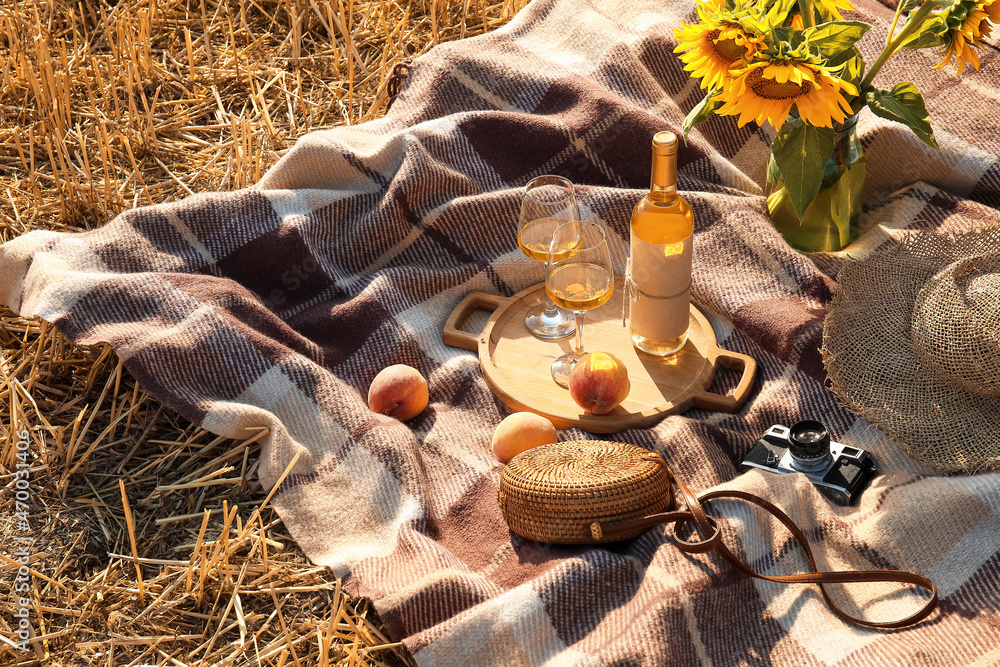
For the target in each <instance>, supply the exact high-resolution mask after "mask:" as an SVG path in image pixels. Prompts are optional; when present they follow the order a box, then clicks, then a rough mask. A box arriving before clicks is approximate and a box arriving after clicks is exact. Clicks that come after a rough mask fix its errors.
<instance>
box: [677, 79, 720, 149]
mask: <svg viewBox="0 0 1000 667" xmlns="http://www.w3.org/2000/svg"><path fill="white" fill-rule="evenodd" d="M713 95H715V88H714V87H713V88H712V89H711V90H710V91H708V94H707V95H705V97H704V99H702V101H701V102H698V104H696V105H695V106H694V109H691V112H690V113H688V115H687V117H685V118H684V122H683V123H681V132H682V133H683V135H684V143H685V144H687V138H688V132H690V131H691V128H692V127H694V126H695V125H697V124H698V123H704V122H705V121H706V120H708V119H709V118H711V117H712V112H714V111H715V110H716V109H717V108H718V107H719V105H721V104H722V102H719V101H717V100H713V99H712V96H713Z"/></svg>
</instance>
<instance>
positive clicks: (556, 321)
mask: <svg viewBox="0 0 1000 667" xmlns="http://www.w3.org/2000/svg"><path fill="white" fill-rule="evenodd" d="M555 312H556V316H554V317H549V316H548V315H546V313H545V306H544V305H539V306H535V307H534V308H532V309H531V310H529V311H528V314H527V316H526V317H525V318H524V326H525V327H527V329H528V333H530V334H531V335H532V336H534V337H535V338H540V339H541V340H559V339H561V338H566V337H567V336H572V335H573V333H574V332H575V331H576V322H574V321H573V318H571V317H567V315H566V312H565V311H563V310H562V309H560V308H556V309H555Z"/></svg>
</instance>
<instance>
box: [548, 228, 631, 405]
mask: <svg viewBox="0 0 1000 667" xmlns="http://www.w3.org/2000/svg"><path fill="white" fill-rule="evenodd" d="M614 275H615V274H614V268H613V266H612V264H611V251H610V249H609V248H608V241H607V235H606V233H605V231H604V227H602V226H601V225H600V224H598V223H596V222H590V221H582V222H567V223H565V224H562V225H560V226H559V227H557V228H556V230H555V231H554V232H553V233H552V245H551V247H550V250H549V261H548V263H547V264H546V268H545V291H546V292H547V293H548V295H549V298H550V299H552V301H553V302H555V303H556V304H558V305H560V306H562V307H563V308H566V309H568V310H572V311H573V314H574V316H575V319H576V345H575V347H574V349H573V351H572V352H568V353H566V354H564V355H562V356H561V357H559V358H557V359H556V360H555V361H553V362H552V369H551V370H552V379H553V380H555V381H556V383H557V384H559V385H560V386H562V387H565V386H567V385H569V374H570V373H571V372H572V371H573V367H574V366H576V364H577V362H579V361H580V359H581V358H582V357H583V355H585V354H586V352H584V350H583V318H584V315H585V314H586V312H587V311H588V310H593V309H594V308H597V307H598V306H601V305H603V304H605V303H607V301H608V299H610V298H611V293H612V292H614V289H615V279H614Z"/></svg>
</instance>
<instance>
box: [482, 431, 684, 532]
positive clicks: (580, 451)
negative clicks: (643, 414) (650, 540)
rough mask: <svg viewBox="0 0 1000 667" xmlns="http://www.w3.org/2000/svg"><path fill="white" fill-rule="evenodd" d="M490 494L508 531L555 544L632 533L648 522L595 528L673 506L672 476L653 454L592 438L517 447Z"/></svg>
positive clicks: (655, 512)
mask: <svg viewBox="0 0 1000 667" xmlns="http://www.w3.org/2000/svg"><path fill="white" fill-rule="evenodd" d="M497 498H498V500H499V502H500V511H501V512H502V513H503V516H504V519H505V520H506V522H507V525H508V526H510V529H511V530H512V531H514V532H515V533H517V534H518V535H520V536H521V537H526V538H528V539H529V540H535V541H538V542H551V543H555V544H586V543H594V542H611V541H617V540H622V539H628V538H631V537H636V536H637V535H639V534H641V533H642V532H643V531H644V530H645V529H646V528H648V526H647V525H637V526H636V528H635V529H634V530H630V531H627V532H624V533H622V532H614V533H610V532H609V533H608V534H605V532H604V531H602V529H601V526H606V525H616V524H621V523H623V522H626V521H629V520H630V519H640V518H642V517H647V516H650V515H653V514H658V513H660V512H664V511H667V510H669V509H670V508H671V507H672V506H673V491H672V486H671V475H670V472H669V470H668V469H667V466H666V463H665V462H664V461H663V459H662V458H661V457H660V455H659V454H657V453H655V452H650V451H647V450H645V449H643V448H642V447H637V446H635V445H629V444H625V443H621V442H603V441H595V440H575V441H568V442H557V443H553V444H551V445H542V446H541V447H535V448H534V449H529V450H527V451H524V452H521V453H520V454H518V455H517V456H515V457H514V458H513V459H512V460H511V462H510V463H508V464H507V466H506V467H505V468H504V470H503V473H502V474H501V476H500V488H499V489H498V491H497Z"/></svg>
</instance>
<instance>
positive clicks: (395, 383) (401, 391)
mask: <svg viewBox="0 0 1000 667" xmlns="http://www.w3.org/2000/svg"><path fill="white" fill-rule="evenodd" d="M427 399H428V394H427V380H425V379H424V376H423V375H421V374H420V371H418V370H417V369H416V368H413V367H412V366H407V365H406V364H395V365H393V366H388V367H387V368H383V369H382V370H381V371H379V373H378V375H376V376H375V379H374V380H372V384H371V386H370V387H368V407H370V408H371V409H372V410H373V411H374V412H378V413H380V414H383V415H389V416H390V417H395V418H396V419H398V420H400V421H406V420H407V419H413V418H414V417H416V416H417V415H419V414H420V413H421V412H423V410H424V408H426V407H427Z"/></svg>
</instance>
